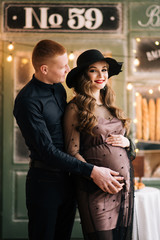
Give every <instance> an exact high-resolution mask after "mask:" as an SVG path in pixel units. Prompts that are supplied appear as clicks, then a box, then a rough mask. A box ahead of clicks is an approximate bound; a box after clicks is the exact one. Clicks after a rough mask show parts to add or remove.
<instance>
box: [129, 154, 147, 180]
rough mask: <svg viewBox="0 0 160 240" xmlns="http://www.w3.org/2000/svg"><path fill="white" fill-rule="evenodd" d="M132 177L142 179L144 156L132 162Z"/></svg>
mask: <svg viewBox="0 0 160 240" xmlns="http://www.w3.org/2000/svg"><path fill="white" fill-rule="evenodd" d="M132 163H133V168H134V176H135V177H143V176H144V156H137V157H136V158H135V159H134V160H133V162H132Z"/></svg>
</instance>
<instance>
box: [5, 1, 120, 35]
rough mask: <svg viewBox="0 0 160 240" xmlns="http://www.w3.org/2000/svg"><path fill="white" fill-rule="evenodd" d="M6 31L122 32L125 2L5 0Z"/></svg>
mask: <svg viewBox="0 0 160 240" xmlns="http://www.w3.org/2000/svg"><path fill="white" fill-rule="evenodd" d="M4 31H7V32H13V31H21V32H31V31H32V32H82V31H83V32H94V33H95V32H115V33H120V32H121V31H122V14H121V4H107V5H104V4H92V5H90V4H83V5H81V4H79V5H77V4H76V5H73V4H72V5H71V4H65V5H62V4H56V5H55V4H54V5H51V4H37V3H35V4H29V3H25V4H24V3H23V4H13V3H12V4H11V3H4Z"/></svg>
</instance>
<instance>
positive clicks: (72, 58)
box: [69, 52, 74, 61]
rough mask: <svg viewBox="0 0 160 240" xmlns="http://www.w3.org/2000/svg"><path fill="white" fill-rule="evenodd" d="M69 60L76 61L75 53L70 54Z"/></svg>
mask: <svg viewBox="0 0 160 240" xmlns="http://www.w3.org/2000/svg"><path fill="white" fill-rule="evenodd" d="M69 60H70V61H72V60H74V53H73V52H71V53H70V54H69Z"/></svg>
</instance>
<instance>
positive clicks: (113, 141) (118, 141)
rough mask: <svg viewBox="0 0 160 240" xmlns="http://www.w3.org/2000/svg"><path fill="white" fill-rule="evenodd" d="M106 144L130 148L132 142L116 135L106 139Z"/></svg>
mask: <svg viewBox="0 0 160 240" xmlns="http://www.w3.org/2000/svg"><path fill="white" fill-rule="evenodd" d="M106 143H107V144H110V145H112V146H116V147H122V148H126V147H129V146H130V142H129V140H128V138H126V137H124V136H123V135H115V134H110V136H109V137H108V138H107V139H106Z"/></svg>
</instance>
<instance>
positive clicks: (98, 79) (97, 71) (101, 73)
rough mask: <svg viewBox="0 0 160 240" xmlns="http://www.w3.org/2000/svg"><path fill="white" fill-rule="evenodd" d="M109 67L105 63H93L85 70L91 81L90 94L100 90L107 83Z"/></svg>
mask: <svg viewBox="0 0 160 240" xmlns="http://www.w3.org/2000/svg"><path fill="white" fill-rule="evenodd" d="M108 69H109V65H108V64H107V63H106V62H105V61H100V62H96V63H93V64H91V65H90V66H89V68H88V70H87V75H88V77H89V79H90V80H91V82H92V83H91V90H92V92H94V91H97V90H101V89H103V88H104V87H105V85H106V83H107V81H108Z"/></svg>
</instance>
